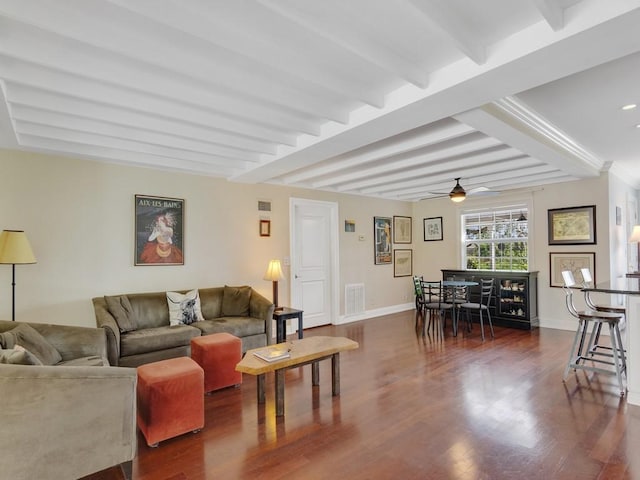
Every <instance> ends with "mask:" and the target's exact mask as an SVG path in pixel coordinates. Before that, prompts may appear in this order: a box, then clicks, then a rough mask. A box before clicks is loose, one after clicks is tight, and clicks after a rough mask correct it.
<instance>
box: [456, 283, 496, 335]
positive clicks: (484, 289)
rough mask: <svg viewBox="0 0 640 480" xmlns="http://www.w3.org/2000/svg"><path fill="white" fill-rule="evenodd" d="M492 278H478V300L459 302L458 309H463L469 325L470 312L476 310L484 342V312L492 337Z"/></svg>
mask: <svg viewBox="0 0 640 480" xmlns="http://www.w3.org/2000/svg"><path fill="white" fill-rule="evenodd" d="M493 280H494V279H493V278H489V279H483V278H481V279H480V301H479V302H477V303H475V302H466V303H462V304H460V306H459V308H460V310H464V311H465V314H466V315H465V317H466V319H467V325H468V326H469V327H470V326H471V312H478V315H479V316H480V330H481V331H482V341H483V342H484V314H486V315H487V321H488V322H489V329H490V330H491V338H494V337H495V335H494V333H493V323H492V322H491V310H490V306H491V297H492V296H493Z"/></svg>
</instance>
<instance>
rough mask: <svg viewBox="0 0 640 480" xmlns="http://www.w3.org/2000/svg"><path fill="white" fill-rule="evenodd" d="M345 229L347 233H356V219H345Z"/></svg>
mask: <svg viewBox="0 0 640 480" xmlns="http://www.w3.org/2000/svg"><path fill="white" fill-rule="evenodd" d="M344 231H345V232H347V233H354V232H355V231H356V221H355V220H345V221H344Z"/></svg>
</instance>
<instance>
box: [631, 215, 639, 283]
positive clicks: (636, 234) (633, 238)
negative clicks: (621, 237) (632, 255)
mask: <svg viewBox="0 0 640 480" xmlns="http://www.w3.org/2000/svg"><path fill="white" fill-rule="evenodd" d="M629 243H637V244H638V258H637V260H638V268H637V269H636V273H637V272H640V225H635V226H634V227H633V230H632V231H631V236H630V237H629Z"/></svg>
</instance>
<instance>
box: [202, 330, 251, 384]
mask: <svg viewBox="0 0 640 480" xmlns="http://www.w3.org/2000/svg"><path fill="white" fill-rule="evenodd" d="M191 358H192V359H193V360H195V361H196V362H198V365H200V366H201V367H202V368H203V369H204V391H205V392H211V391H213V390H218V389H220V388H224V387H230V386H231V385H240V384H241V383H242V373H241V372H236V365H237V364H238V362H240V360H242V340H240V339H239V338H238V337H235V336H233V335H231V334H230V333H213V334H211V335H204V336H202V337H196V338H192V339H191Z"/></svg>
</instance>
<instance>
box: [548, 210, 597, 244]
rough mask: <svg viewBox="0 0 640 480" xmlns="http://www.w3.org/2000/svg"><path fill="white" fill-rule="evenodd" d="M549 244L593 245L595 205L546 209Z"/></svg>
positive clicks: (594, 238)
mask: <svg viewBox="0 0 640 480" xmlns="http://www.w3.org/2000/svg"><path fill="white" fill-rule="evenodd" d="M547 215H548V224H549V225H548V228H549V245H589V244H590V245H594V244H595V243H596V206H595V205H588V206H584V207H570V208H552V209H549V210H548V211H547Z"/></svg>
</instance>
